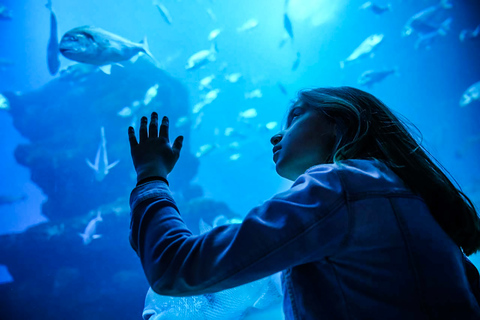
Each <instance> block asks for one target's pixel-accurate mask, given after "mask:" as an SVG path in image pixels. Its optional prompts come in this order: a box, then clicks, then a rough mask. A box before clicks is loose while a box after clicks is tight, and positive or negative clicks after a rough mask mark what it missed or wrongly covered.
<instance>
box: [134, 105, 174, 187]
mask: <svg viewBox="0 0 480 320" xmlns="http://www.w3.org/2000/svg"><path fill="white" fill-rule="evenodd" d="M147 122H148V119H147V117H142V119H141V120H140V134H139V142H137V138H136V137H135V130H134V129H133V127H128V140H129V141H130V151H131V154H132V160H133V165H134V167H135V171H136V172H137V182H138V181H140V180H143V179H145V178H148V177H152V176H160V177H162V178H165V179H166V178H167V175H168V174H169V173H170V172H171V171H172V169H173V167H174V166H175V164H176V163H177V160H178V157H179V156H180V150H181V149H182V144H183V136H178V137H177V138H176V139H175V141H174V142H173V145H172V146H170V140H169V138H168V118H167V117H163V119H162V124H161V126H160V133H159V132H158V114H157V113H156V112H152V116H151V119H150V125H149V126H148V131H147Z"/></svg>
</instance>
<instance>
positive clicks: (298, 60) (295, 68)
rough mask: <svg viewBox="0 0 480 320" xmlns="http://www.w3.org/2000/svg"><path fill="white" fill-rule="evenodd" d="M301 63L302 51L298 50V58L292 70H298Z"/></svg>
mask: <svg viewBox="0 0 480 320" xmlns="http://www.w3.org/2000/svg"><path fill="white" fill-rule="evenodd" d="M299 65H300V52H297V58H296V59H295V61H294V62H293V65H292V71H295V70H297V69H298V66H299Z"/></svg>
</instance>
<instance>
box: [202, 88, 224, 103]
mask: <svg viewBox="0 0 480 320" xmlns="http://www.w3.org/2000/svg"><path fill="white" fill-rule="evenodd" d="M219 92H220V89H213V90H210V91H208V92H207V94H206V95H205V98H204V99H203V101H204V102H205V104H210V103H212V102H213V100H215V99H217V97H218V93H219Z"/></svg>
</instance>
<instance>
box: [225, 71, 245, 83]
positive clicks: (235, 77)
mask: <svg viewBox="0 0 480 320" xmlns="http://www.w3.org/2000/svg"><path fill="white" fill-rule="evenodd" d="M241 77H242V74H241V73H239V72H236V73H231V74H227V75H225V80H227V81H228V82H231V83H235V82H237V81H238V80H239V79H240V78H241Z"/></svg>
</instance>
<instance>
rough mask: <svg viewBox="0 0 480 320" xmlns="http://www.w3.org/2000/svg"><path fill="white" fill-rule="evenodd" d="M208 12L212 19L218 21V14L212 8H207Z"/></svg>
mask: <svg viewBox="0 0 480 320" xmlns="http://www.w3.org/2000/svg"><path fill="white" fill-rule="evenodd" d="M207 14H208V16H209V17H210V19H212V21H217V16H216V15H215V13H213V11H212V9H210V8H207Z"/></svg>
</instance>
